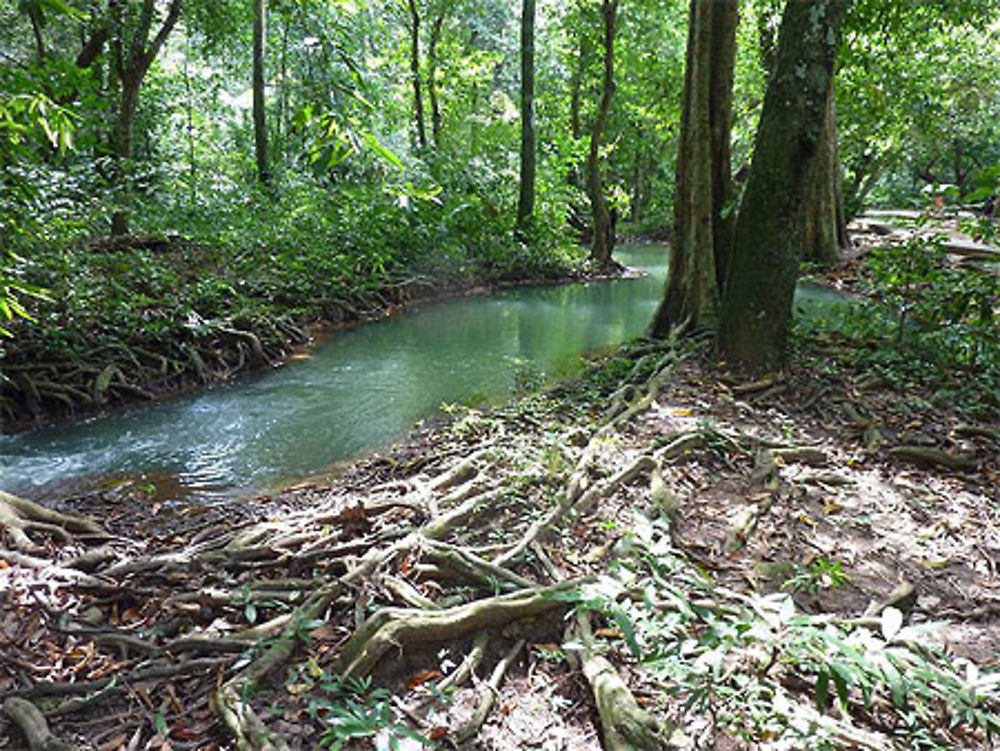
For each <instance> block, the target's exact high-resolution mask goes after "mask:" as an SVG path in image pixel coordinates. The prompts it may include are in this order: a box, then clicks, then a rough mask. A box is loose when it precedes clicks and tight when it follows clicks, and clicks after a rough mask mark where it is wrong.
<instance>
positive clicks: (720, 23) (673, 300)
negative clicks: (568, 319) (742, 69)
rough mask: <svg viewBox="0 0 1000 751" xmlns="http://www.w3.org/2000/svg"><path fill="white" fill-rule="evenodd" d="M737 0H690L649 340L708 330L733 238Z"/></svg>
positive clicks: (715, 316) (713, 319)
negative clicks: (667, 241) (664, 249)
mask: <svg viewBox="0 0 1000 751" xmlns="http://www.w3.org/2000/svg"><path fill="white" fill-rule="evenodd" d="M737 20H738V6H737V2H736V0H692V2H691V10H690V24H689V27H688V49H687V65H686V69H685V74H684V106H683V110H682V114H681V134H680V144H679V153H678V156H677V181H676V190H675V192H674V233H673V234H674V237H673V243H672V245H671V249H670V268H669V277H668V281H667V287H666V292H665V294H664V297H663V302H662V303H661V304H660V308H659V310H658V311H657V313H656V317H655V318H654V319H653V324H652V327H651V333H652V334H653V336H660V337H662V336H666V335H667V334H668V333H669V331H670V329H671V328H672V327H673V326H676V325H679V324H683V323H686V324H688V325H689V326H690V327H692V329H694V330H700V329H714V328H715V326H716V323H717V319H718V308H719V301H720V297H721V289H722V282H723V280H724V279H725V269H726V266H727V264H728V261H729V256H730V248H731V245H732V236H733V215H732V214H731V208H732V207H731V205H730V204H731V202H732V201H733V185H732V183H733V181H732V175H731V172H730V170H731V168H730V146H729V141H730V133H731V130H732V92H733V67H734V63H735V59H736V25H737Z"/></svg>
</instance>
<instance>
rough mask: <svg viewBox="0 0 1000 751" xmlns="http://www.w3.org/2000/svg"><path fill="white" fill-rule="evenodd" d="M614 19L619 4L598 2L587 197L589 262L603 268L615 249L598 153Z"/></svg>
mask: <svg viewBox="0 0 1000 751" xmlns="http://www.w3.org/2000/svg"><path fill="white" fill-rule="evenodd" d="M617 15H618V0H601V17H602V19H603V21H604V86H603V90H602V93H601V101H600V104H599V105H598V107H597V113H596V114H595V115H594V122H593V125H592V126H591V129H590V150H589V152H588V154H587V193H588V195H589V197H590V211H591V214H592V216H593V222H594V236H593V238H592V239H591V246H590V258H591V260H592V261H594V263H597V264H600V265H602V266H606V265H609V264H610V263H611V252H612V251H613V250H614V247H615V236H614V233H615V229H614V225H613V223H612V221H611V212H610V211H609V209H608V201H607V199H606V198H605V196H604V180H603V177H602V175H601V164H600V149H601V140H602V139H603V138H604V131H605V129H606V128H607V123H608V112H609V111H610V110H611V100H612V99H613V98H614V96H615V21H616V17H617Z"/></svg>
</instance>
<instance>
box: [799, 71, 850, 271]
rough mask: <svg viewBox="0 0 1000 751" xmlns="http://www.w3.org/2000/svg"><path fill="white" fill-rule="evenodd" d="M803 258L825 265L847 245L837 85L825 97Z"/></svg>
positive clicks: (837, 258)
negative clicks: (838, 132)
mask: <svg viewBox="0 0 1000 751" xmlns="http://www.w3.org/2000/svg"><path fill="white" fill-rule="evenodd" d="M803 232H804V237H803V243H802V258H803V260H805V261H813V262H815V263H819V264H821V265H824V266H832V265H834V264H836V263H837V262H839V261H840V259H841V251H843V250H844V249H845V248H846V247H847V243H848V239H847V223H846V220H845V218H844V202H843V192H842V188H841V175H840V158H839V156H838V153H837V107H836V96H835V92H834V87H833V86H831V87H830V92H829V94H828V95H827V98H826V109H825V111H824V115H823V130H822V133H821V135H820V142H819V154H818V155H817V161H816V173H815V176H814V178H813V183H812V187H811V189H810V191H809V198H808V205H807V207H806V218H805V227H804V228H803Z"/></svg>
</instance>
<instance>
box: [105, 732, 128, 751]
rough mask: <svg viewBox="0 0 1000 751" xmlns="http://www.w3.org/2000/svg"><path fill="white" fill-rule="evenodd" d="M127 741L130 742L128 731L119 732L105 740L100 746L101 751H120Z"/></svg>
mask: <svg viewBox="0 0 1000 751" xmlns="http://www.w3.org/2000/svg"><path fill="white" fill-rule="evenodd" d="M126 743H128V733H119V734H118V735H116V736H114V737H113V738H109V739H108V740H106V741H104V743H102V744H101V745H100V746H98V748H99V749H100V751H118V749H120V748H124V747H125V744H126Z"/></svg>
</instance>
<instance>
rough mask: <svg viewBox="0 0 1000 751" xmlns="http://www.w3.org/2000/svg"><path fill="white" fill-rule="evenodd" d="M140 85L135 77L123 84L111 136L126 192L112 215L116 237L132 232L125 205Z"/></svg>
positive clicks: (116, 163)
mask: <svg viewBox="0 0 1000 751" xmlns="http://www.w3.org/2000/svg"><path fill="white" fill-rule="evenodd" d="M139 84H140V81H139V80H138V79H134V78H126V79H124V80H122V81H121V91H120V92H119V103H118V115H117V117H116V118H115V126H114V132H113V135H112V150H113V155H114V160H115V172H117V173H118V182H119V188H120V189H121V191H122V193H123V194H122V195H120V196H119V198H118V201H119V203H120V205H119V207H118V208H117V209H115V211H114V212H113V213H112V214H111V234H112V235H113V236H115V237H119V236H121V235H125V234H128V230H129V211H128V208H127V206H126V204H127V203H129V196H128V194H129V193H130V192H131V188H130V185H129V183H130V177H129V173H130V172H131V169H132V167H131V165H130V164H129V162H131V160H132V133H133V130H134V127H135V126H134V123H135V112H136V109H137V108H138V106H139Z"/></svg>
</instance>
